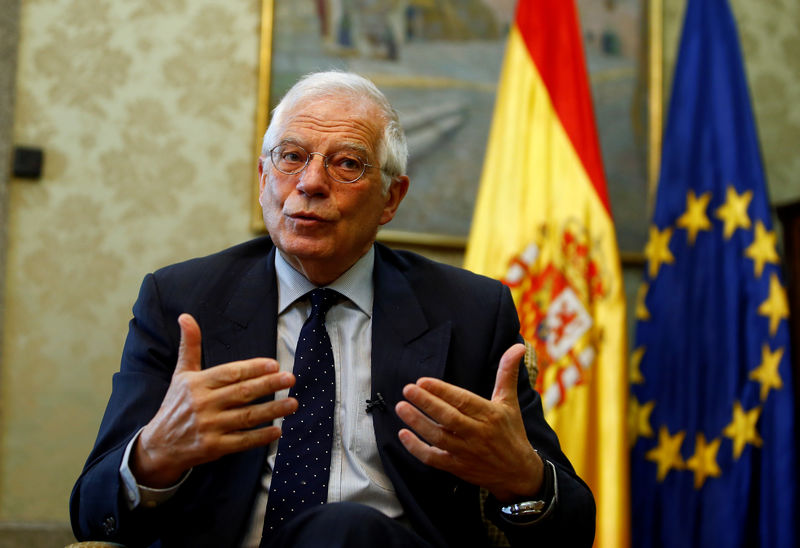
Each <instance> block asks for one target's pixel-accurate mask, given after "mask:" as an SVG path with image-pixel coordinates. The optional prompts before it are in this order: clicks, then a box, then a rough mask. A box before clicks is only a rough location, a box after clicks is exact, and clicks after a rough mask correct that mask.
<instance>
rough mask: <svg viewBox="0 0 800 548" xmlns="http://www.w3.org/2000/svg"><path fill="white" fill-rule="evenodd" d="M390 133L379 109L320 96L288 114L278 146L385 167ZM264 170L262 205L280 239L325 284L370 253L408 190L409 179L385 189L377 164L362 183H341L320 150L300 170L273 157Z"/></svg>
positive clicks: (274, 234) (295, 261) (261, 172)
mask: <svg viewBox="0 0 800 548" xmlns="http://www.w3.org/2000/svg"><path fill="white" fill-rule="evenodd" d="M382 131H383V122H382V117H381V116H380V113H379V111H378V109H377V108H376V107H374V106H371V105H370V106H364V105H363V103H362V104H357V103H355V102H354V101H352V100H350V99H344V98H323V99H312V100H308V101H301V102H300V103H298V105H296V106H295V108H294V109H293V110H292V111H291V112H289V113H288V114H287V117H286V123H285V125H284V128H283V131H282V133H281V135H280V136H279V138H278V143H281V142H285V141H288V142H292V143H294V144H298V145H300V146H301V147H303V148H304V149H306V150H307V151H308V152H319V153H321V154H325V155H330V154H333V153H335V152H338V151H342V150H348V151H352V152H355V153H356V154H357V155H358V156H361V157H362V158H364V159H365V160H366V161H367V163H369V164H372V165H376V166H377V165H378V154H377V150H376V149H375V146H376V144H377V143H378V140H379V139H380V137H381V133H382ZM278 143H273V145H274V144H278ZM259 175H260V193H259V202H260V203H261V207H262V210H263V213H264V223H265V224H266V227H267V230H268V231H269V233H270V236H271V237H272V241H273V242H274V243H275V245H276V246H277V248H278V249H280V250H281V251H282V252H283V254H284V255H285V256H286V258H287V260H288V261H289V262H290V264H292V266H294V267H295V268H296V269H297V270H299V271H300V272H302V273H303V274H305V275H306V277H307V278H308V279H309V280H311V281H312V282H313V283H315V284H317V285H324V284H327V283H330V282H332V281H333V280H335V279H336V278H338V277H339V276H340V275H341V274H342V273H344V272H345V271H346V270H347V269H348V268H350V267H351V266H352V265H353V264H354V263H355V262H356V261H357V260H358V259H359V258H360V257H361V256H362V255H364V253H366V252H367V250H368V249H369V247H370V246H371V245H372V242H373V241H374V240H375V235H376V233H377V230H378V226H380V225H382V224H385V223H387V222H389V221H390V220H391V219H392V217H394V214H395V211H396V210H397V206H398V205H399V204H400V201H401V200H402V199H403V196H405V192H406V190H407V189H408V179H407V178H406V177H402V178H401V180H400V181H398V182H395V183H393V184H392V187H391V188H390V190H389V192H388V193H386V194H384V192H383V187H382V182H381V172H380V169H378V168H377V167H370V168H367V171H366V173H364V176H363V177H362V178H361V179H359V180H358V181H356V182H355V183H349V184H344V183H340V182H338V181H335V180H334V179H332V178H331V177H330V175H328V173H327V172H326V171H325V167H324V165H323V159H322V157H321V156H319V155H318V154H314V155H312V156H311V160H310V163H309V165H308V167H307V168H306V169H305V170H304V171H302V172H300V173H299V174H295V175H286V174H284V173H281V172H280V171H278V170H276V169H275V167H274V166H273V165H272V162H271V160H270V159H269V157H265V158H262V160H261V162H260V164H259Z"/></svg>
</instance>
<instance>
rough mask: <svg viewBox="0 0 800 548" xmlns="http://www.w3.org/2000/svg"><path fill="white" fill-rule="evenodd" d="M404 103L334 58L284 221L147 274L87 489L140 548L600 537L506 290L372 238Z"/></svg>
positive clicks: (267, 193)
mask: <svg viewBox="0 0 800 548" xmlns="http://www.w3.org/2000/svg"><path fill="white" fill-rule="evenodd" d="M406 156H407V152H406V145H405V137H404V135H403V132H402V129H401V128H400V125H399V123H398V119H397V114H396V113H395V111H394V110H393V109H392V107H391V105H389V103H388V101H387V100H386V98H385V97H384V96H383V94H382V93H381V92H380V91H379V90H378V89H377V88H376V87H375V86H374V85H373V84H372V83H371V82H369V81H368V80H366V79H364V78H362V77H360V76H357V75H354V74H348V73H338V72H329V73H317V74H312V75H309V76H307V77H305V78H304V79H302V80H301V81H300V82H298V83H297V84H295V86H294V87H293V88H292V89H291V90H290V91H289V92H288V93H287V95H286V96H285V97H284V98H283V100H282V101H281V103H280V104H279V105H278V107H277V108H276V109H275V112H274V115H273V118H272V122H271V124H270V126H269V129H268V130H267V132H266V135H265V136H264V146H263V154H262V157H261V158H260V160H259V166H258V169H259V176H260V195H259V201H260V203H261V206H262V209H263V213H264V222H265V224H266V227H267V229H268V231H269V235H270V236H269V238H260V239H256V240H253V241H250V242H247V243H244V244H241V245H239V246H236V247H233V248H231V249H228V250H225V251H222V252H220V253H217V254H215V255H211V256H209V257H205V258H201V259H194V260H191V261H187V262H185V263H181V264H177V265H173V266H170V267H167V268H164V269H161V270H159V271H157V272H155V273H154V274H150V275H148V276H147V277H146V278H145V280H144V282H143V284H142V288H141V291H140V294H139V298H138V300H137V301H136V304H135V305H134V309H133V312H134V318H133V320H131V323H130V331H129V334H128V339H127V342H126V344H125V348H124V351H123V356H122V364H121V368H120V371H119V373H117V374H116V375H115V376H114V384H113V391H112V394H111V399H110V401H109V403H108V408H107V410H106V413H105V416H104V418H103V422H102V424H101V426H100V432H99V434H98V439H97V442H96V444H95V447H94V449H93V450H92V452H91V454H90V456H89V458H88V461H87V463H86V466H85V468H84V470H83V473H82V474H81V476H80V478H79V479H78V481H77V484H76V485H75V488H74V490H73V493H72V498H71V514H72V524H73V529H74V531H75V534H76V536H77V537H78V538H83V539H94V540H108V541H113V542H118V543H122V544H125V545H127V546H146V545H151V544H155V545H159V543H160V545H162V546H193V547H194V546H214V547H225V546H263V547H266V546H359V545H370V546H372V545H374V544H377V543H381V544H384V545H391V546H403V547H405V546H477V545H481V544H485V539H486V534H485V527H484V524H483V522H482V519H481V503H480V497H479V488H480V487H484V488H486V489H487V490H488V491H489V493H490V494H491V495H490V496H489V498H488V500H487V502H486V508H485V512H486V515H488V516H489V517H490V518H491V519H492V520H493V521H494V522H495V523H496V524H497V526H498V527H500V529H501V530H503V531H504V532H505V534H506V536H507V537H508V538H509V539H510V541H511V542H512V544H513V545H541V546H546V545H550V544H555V543H558V544H560V545H566V546H576V545H585V546H589V545H591V542H592V538H593V535H594V501H593V498H592V495H591V493H590V491H589V489H588V488H587V487H586V485H585V484H584V483H583V482H582V481H581V480H580V479H579V478H578V477H577V476H576V475H575V472H574V471H573V469H572V467H571V466H570V464H569V462H568V461H567V459H566V458H565V457H564V455H563V454H562V452H561V450H560V449H559V445H558V440H557V439H556V436H555V434H554V433H553V432H552V430H551V429H550V428H549V427H548V426H547V424H546V423H545V421H544V418H543V416H542V408H541V401H540V399H539V396H538V395H537V394H536V393H535V392H534V391H533V390H532V389H531V387H530V383H529V382H528V377H527V373H526V372H525V368H524V367H522V368H520V367H519V364H520V361H521V358H522V354H523V351H524V347H523V345H521V344H519V341H520V337H519V333H518V331H519V324H518V320H517V316H516V312H515V309H514V305H513V302H512V300H511V297H510V294H509V292H508V290H507V289H506V288H505V287H504V286H502V285H501V284H500V283H498V282H496V281H493V280H489V279H486V278H482V277H479V276H476V275H474V274H471V273H469V272H466V271H463V270H459V269H456V268H452V267H448V266H444V265H441V264H437V263H434V262H432V261H429V260H426V259H424V258H422V257H420V256H418V255H415V254H412V253H406V252H396V251H392V250H389V249H388V248H386V247H384V246H382V245H380V244H376V243H375V237H376V233H377V230H378V227H379V226H380V225H383V224H385V223H387V222H389V221H390V220H391V219H392V217H393V216H394V214H395V212H396V211H397V207H398V206H399V205H400V202H401V201H402V200H403V197H404V196H405V194H406V191H407V190H408V186H409V180H408V177H407V176H406V175H404V173H405V166H406Z"/></svg>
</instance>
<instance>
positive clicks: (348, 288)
mask: <svg viewBox="0 0 800 548" xmlns="http://www.w3.org/2000/svg"><path fill="white" fill-rule="evenodd" d="M277 251H278V252H277V253H275V274H276V275H277V277H278V314H283V312H284V311H285V310H286V309H287V308H289V306H291V305H292V303H294V302H295V301H296V300H297V299H299V298H301V297H303V296H304V295H305V294H306V293H308V292H309V291H311V290H312V289H315V288H316V287H317V286H315V285H314V284H312V283H311V282H310V281H308V278H306V277H305V276H303V275H302V274H301V273H300V272H298V271H297V270H295V269H294V267H292V265H290V264H289V262H288V261H287V260H286V258H284V256H283V254H282V253H281V251H280V250H277ZM374 267H375V247H374V246H372V247H370V248H369V251H367V252H366V253H365V254H364V256H362V257H361V258H360V259H359V260H358V261H356V263H355V264H354V265H353V266H351V267H350V268H349V269H348V270H347V271H346V272H345V273H344V274H342V275H341V276H339V277H338V278H337V279H336V280H334V281H333V282H331V283H330V284H328V285H326V286H325V287H329V288H331V289H335V290H336V291H338V292H339V293H341V294H342V295H344V296H345V297H347V298H348V299H349V300H350V301H352V302H353V303H354V304H355V305H356V306H357V307H358V308H360V309H361V311H362V312H364V314H366V315H367V316H370V317H371V316H372V300H373V295H374V292H373V287H372V272H373V270H374Z"/></svg>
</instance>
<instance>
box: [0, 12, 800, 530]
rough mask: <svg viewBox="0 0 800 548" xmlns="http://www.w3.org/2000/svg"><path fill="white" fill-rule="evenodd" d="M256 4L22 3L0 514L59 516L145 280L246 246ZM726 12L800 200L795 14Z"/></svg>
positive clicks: (672, 32) (769, 140) (671, 16)
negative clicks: (26, 175)
mask: <svg viewBox="0 0 800 548" xmlns="http://www.w3.org/2000/svg"><path fill="white" fill-rule="evenodd" d="M665 2H666V5H665V11H666V16H665V25H666V29H665V30H666V47H665V55H666V58H667V59H666V60H667V69H668V72H669V71H670V67H671V66H672V61H673V59H674V48H675V47H676V44H677V32H678V30H679V26H680V17H681V11H682V6H683V0H665ZM259 4H260V2H259V0H239V1H236V2H230V1H228V0H191V1H190V0H140V1H138V2H112V1H111V0H94V1H90V0H58V1H56V0H23V2H22V16H21V27H20V35H21V38H20V44H19V61H18V65H19V67H18V76H17V82H18V85H17V101H16V121H15V128H14V138H15V142H16V143H18V144H31V145H37V146H41V147H43V148H44V149H45V151H46V154H47V159H46V168H45V175H44V178H43V179H42V180H40V181H38V182H22V181H12V183H11V185H10V188H9V208H8V213H9V214H8V219H3V220H0V224H3V223H7V228H8V250H7V257H6V264H5V265H4V267H5V276H6V285H5V305H6V308H5V310H4V317H3V320H4V332H3V333H2V337H3V338H2V346H1V347H0V348H3V350H4V353H3V355H2V361H0V421H1V422H0V521H2V520H51V521H63V522H65V521H66V520H67V498H68V495H69V490H70V488H71V486H72V483H73V481H74V479H75V477H76V476H77V474H78V473H79V471H80V467H81V466H82V464H83V460H84V458H85V457H86V454H87V452H88V450H89V447H90V445H91V443H92V441H93V439H94V435H95V433H96V430H97V426H98V424H99V421H100V416H101V413H102V409H103V408H104V406H105V403H106V400H107V397H108V394H109V391H110V379H111V375H112V373H113V372H114V371H115V370H116V369H117V367H118V362H119V353H120V349H121V345H122V342H123V340H124V336H125V332H126V322H127V320H128V317H129V315H130V306H131V304H132V300H133V299H134V298H135V295H136V291H137V289H138V285H139V282H140V280H141V278H142V276H143V275H144V274H145V273H147V272H148V271H151V270H153V269H154V268H157V267H158V266H161V265H164V264H167V263H170V262H173V261H175V260H178V259H181V258H187V257H191V256H195V255H198V254H203V253H207V252H211V251H213V250H216V249H219V248H221V247H223V246H225V245H228V244H230V243H234V242H238V241H241V240H244V239H246V238H248V237H250V233H249V231H248V219H247V215H248V185H249V184H250V183H251V181H252V179H251V176H250V172H251V171H250V170H251V169H252V168H253V167H254V166H252V165H251V164H252V162H251V160H252V158H251V157H250V154H249V151H250V150H252V147H253V142H252V134H253V131H254V113H255V104H254V99H255V92H256V72H255V71H256V64H257V55H258V54H257V49H258V18H259ZM733 5H734V9H735V11H736V14H737V17H738V19H739V22H740V29H741V34H742V37H743V43H744V47H745V55H746V57H747V62H748V75H749V77H750V80H751V86H752V89H753V97H754V99H755V102H756V114H757V117H758V122H759V130H760V135H761V142H762V147H763V149H764V155H765V158H766V160H767V166H768V167H767V169H768V176H769V179H770V187H771V191H772V196H773V199H774V201H787V200H790V199H797V198H800V186H798V185H800V180H799V179H798V178H797V177H796V175H794V174H796V173H797V172H798V168H800V165H798V163H800V156H798V155H796V154H795V151H796V149H797V146H798V144H800V138H799V137H800V109H798V108H796V107H794V105H797V104H800V81H798V78H797V76H796V75H797V74H800V66H798V60H797V59H796V58H795V57H793V56H792V55H790V51H791V50H797V49H798V47H800V34H798V30H797V29H798V28H800V25H798V23H800V4H798V3H797V2H796V0H775V1H774V2H752V1H749V0H734V1H733ZM448 258H449V259H450V260H456V261H457V260H458V256H457V255H456V256H455V258H454V257H453V255H452V254H451V255H450V256H449V257H448ZM631 279H632V280H633V281H632V282H631V284H629V285H631V286H632V287H633V284H634V283H635V280H636V279H638V278H637V276H635V275H634V276H631Z"/></svg>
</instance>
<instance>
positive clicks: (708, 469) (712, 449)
mask: <svg viewBox="0 0 800 548" xmlns="http://www.w3.org/2000/svg"><path fill="white" fill-rule="evenodd" d="M721 441H722V440H720V439H719V438H718V439H715V440H712V441H711V443H709V444H708V445H706V437H705V436H704V435H703V433H702V432H701V433H699V434H697V438H696V442H695V446H694V447H695V449H694V455H692V456H691V457H690V458H689V460H687V461H686V468H688V469H689V470H694V488H695V489H700V488H701V487H702V486H703V484H704V483H705V481H706V478H708V477H709V476H710V477H712V478H718V477H719V476H721V475H722V470H720V469H719V465H718V464H717V451H719V444H720V442H721Z"/></svg>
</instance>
